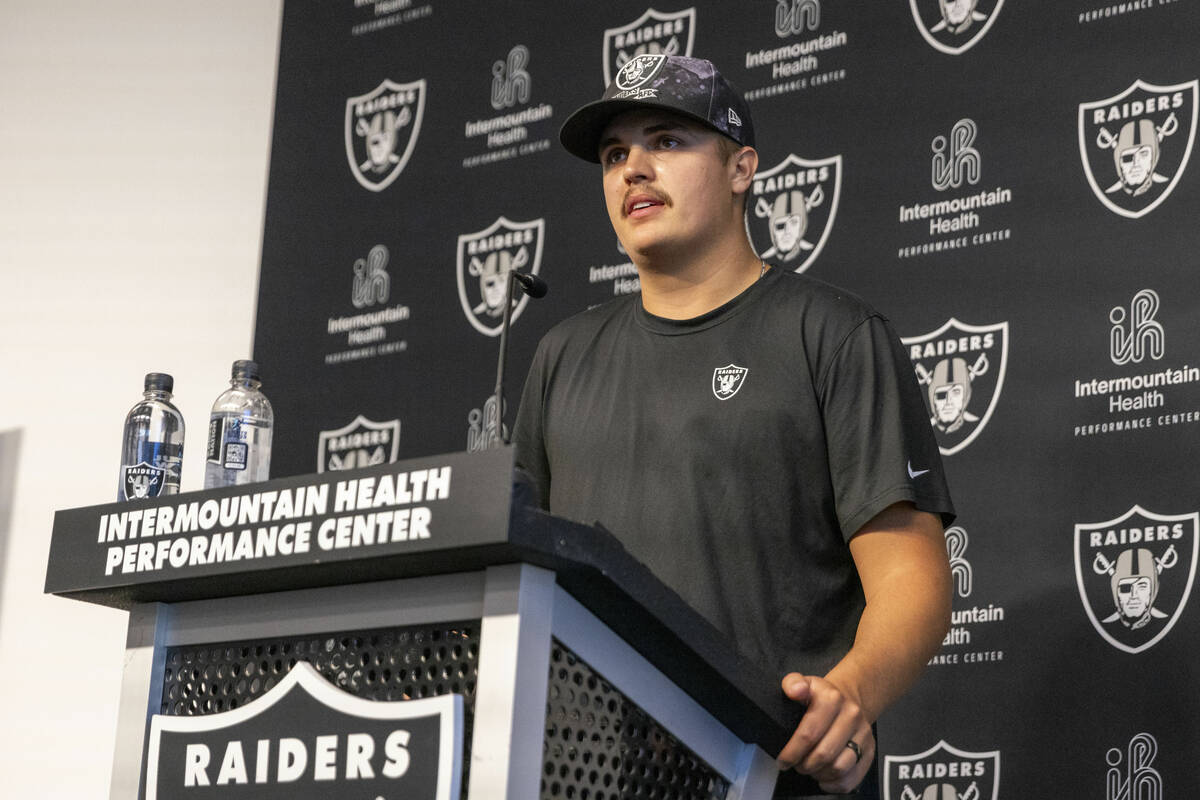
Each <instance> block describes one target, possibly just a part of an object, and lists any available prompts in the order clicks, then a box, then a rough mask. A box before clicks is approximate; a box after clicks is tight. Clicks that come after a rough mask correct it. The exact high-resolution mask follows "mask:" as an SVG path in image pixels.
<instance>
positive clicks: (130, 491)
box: [121, 461, 168, 500]
mask: <svg viewBox="0 0 1200 800" xmlns="http://www.w3.org/2000/svg"><path fill="white" fill-rule="evenodd" d="M167 478H168V475H167V471H166V470H165V469H163V468H162V467H156V466H154V465H153V464H147V463H146V462H145V461H142V462H140V463H138V464H125V465H122V467H121V488H122V489H123V490H124V492H125V499H126V500H141V499H142V498H145V497H158V496H159V495H160V494H162V491H163V487H165V486H166V485H167Z"/></svg>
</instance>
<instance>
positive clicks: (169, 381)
mask: <svg viewBox="0 0 1200 800" xmlns="http://www.w3.org/2000/svg"><path fill="white" fill-rule="evenodd" d="M144 385H145V387H146V388H145V391H147V392H168V393H169V392H171V391H174V389H175V379H174V378H172V377H171V376H170V375H168V374H167V373H165V372H147V373H146V383H145V384H144Z"/></svg>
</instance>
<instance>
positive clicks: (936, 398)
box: [901, 317, 1008, 456]
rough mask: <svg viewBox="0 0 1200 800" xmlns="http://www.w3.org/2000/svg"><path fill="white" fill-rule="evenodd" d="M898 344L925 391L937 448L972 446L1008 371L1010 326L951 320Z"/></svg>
mask: <svg viewBox="0 0 1200 800" xmlns="http://www.w3.org/2000/svg"><path fill="white" fill-rule="evenodd" d="M901 341H902V342H903V343H904V345H905V347H907V348H908V355H909V358H910V359H911V360H912V364H913V369H914V370H915V371H916V373H917V381H918V382H919V383H920V384H921V386H922V387H923V388H924V389H925V400H926V402H927V404H928V406H927V407H928V410H929V424H930V425H932V426H933V431H934V437H935V438H936V439H937V442H938V449H939V450H941V452H942V455H944V456H950V455H954V454H955V453H957V452H959V451H960V450H962V449H964V448H965V447H967V445H969V444H971V442H973V441H975V438H976V437H977V436H979V434H980V433H982V432H983V429H984V428H985V427H986V426H987V424H988V421H989V420H991V418H992V412H993V411H995V410H996V403H997V402H999V400H1000V392H1001V390H1002V389H1003V388H1004V373H1005V371H1006V370H1007V369H1008V323H1007V322H997V323H995V324H993V325H968V324H967V323H965V322H959V321H958V320H957V319H954V318H953V317H951V318H950V319H949V320H947V321H946V323H945V324H944V325H942V326H941V327H940V328H938V329H937V330H935V331H933V332H932V333H927V334H924V335H922V336H910V337H907V338H902V339H901Z"/></svg>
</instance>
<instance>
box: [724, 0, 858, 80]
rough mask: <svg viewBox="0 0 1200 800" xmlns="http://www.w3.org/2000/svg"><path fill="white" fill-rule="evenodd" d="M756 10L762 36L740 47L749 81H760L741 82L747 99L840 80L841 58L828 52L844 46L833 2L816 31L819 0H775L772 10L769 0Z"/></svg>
mask: <svg viewBox="0 0 1200 800" xmlns="http://www.w3.org/2000/svg"><path fill="white" fill-rule="evenodd" d="M757 9H758V10H757V11H755V12H754V13H755V14H756V15H758V19H760V20H761V21H762V23H763V24H762V26H761V27H760V28H758V29H757V30H759V31H761V36H762V38H760V39H758V40H757V41H756V42H754V44H753V45H751V46H752V47H755V48H756V49H752V50H747V51H746V54H745V59H746V62H745V63H746V70H747V71H750V78H749V79H750V80H752V81H753V80H755V79H758V80H764V81H766V82H765V83H761V84H757V85H753V84H752V85H751V86H748V87H744V88H746V89H747V91H746V92H745V97H746V100H747V101H753V100H758V99H761V98H764V97H772V96H775V95H780V94H785V93H788V92H799V91H803V90H805V89H809V88H812V87H814V86H824V85H826V84H830V83H834V82H837V81H843V80H845V79H846V70H845V68H844V67H842V66H841V64H842V63H844V62H843V61H842V60H841V59H840V58H838V55H840V54H839V53H835V52H833V51H836V50H841V49H842V48H845V47H846V44H847V43H848V42H849V41H850V39H849V37H848V36H847V35H846V34H845V32H843V31H839V30H837V28H836V25H837V22H836V17H837V16H838V15H839V14H840V13H842V11H841V9H839V8H838V6H837V5H836V4H835V5H834V6H833V7H832V10H833V16H834V17H835V21H834V22H833V24H832V25H831V26H829V27H830V28H831V29H829V30H825V31H821V30H820V27H821V24H822V21H823V15H822V8H821V2H820V0H777V2H776V3H775V8H774V9H771V8H770V6H769V4H762V5H759V6H757ZM828 9H829V6H828V4H827V5H826V10H828ZM768 23H769V24H768ZM843 52H844V51H843ZM768 72H769V73H770V75H769V80H768V75H767V73H768Z"/></svg>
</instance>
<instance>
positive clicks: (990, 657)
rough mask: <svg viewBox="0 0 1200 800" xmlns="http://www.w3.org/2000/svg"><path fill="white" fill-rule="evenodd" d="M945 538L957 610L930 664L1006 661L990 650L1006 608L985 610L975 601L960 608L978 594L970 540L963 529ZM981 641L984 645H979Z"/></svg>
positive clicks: (1000, 653) (950, 530) (950, 531)
mask: <svg viewBox="0 0 1200 800" xmlns="http://www.w3.org/2000/svg"><path fill="white" fill-rule="evenodd" d="M945 536H946V556H947V558H948V559H949V561H950V574H951V576H952V577H953V579H954V594H955V601H954V606H955V608H954V610H953V611H952V612H951V615H950V623H951V625H950V630H949V631H948V632H947V633H946V638H945V639H943V640H942V649H941V651H940V652H939V653H938V654H937V655H935V656H934V657H933V658H931V659H930V660H929V664H930V665H931V666H933V665H956V664H979V663H983V662H989V661H1003V660H1004V651H1003V650H1001V649H999V648H995V647H990V646H989V645H988V639H989V637H990V636H991V635H992V633H993V632H994V630H995V628H996V627H997V625H996V624H995V623H1003V622H1004V608H1003V607H1002V606H997V605H994V604H992V603H988V604H987V605H986V606H984V605H980V604H979V603H978V602H976V601H972V603H971V605H970V606H964V605H962V604H960V602H959V601H960V600H964V601H965V600H970V599H971V595H972V593H973V592H974V591H975V570H974V569H973V568H972V566H971V562H970V560H969V559H968V558H967V548H968V545H969V544H970V537H969V536H968V535H967V531H966V529H965V528H963V527H962V526H961V525H955V526H953V527H950V528H947V529H946V533H945ZM980 625H985V626H986V628H985V629H984V630H982V631H981V630H980V628H979V627H978V626H980ZM999 627H1003V626H1002V625H1001V626H999ZM981 638H982V639H983V641H980V639H981ZM963 648H966V649H963Z"/></svg>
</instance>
